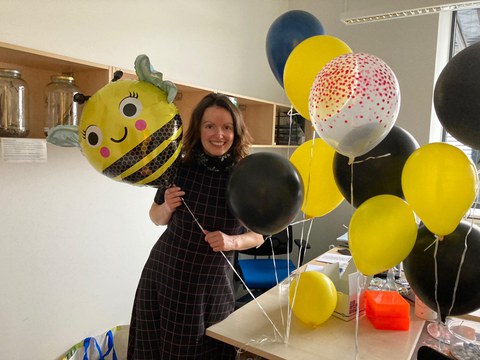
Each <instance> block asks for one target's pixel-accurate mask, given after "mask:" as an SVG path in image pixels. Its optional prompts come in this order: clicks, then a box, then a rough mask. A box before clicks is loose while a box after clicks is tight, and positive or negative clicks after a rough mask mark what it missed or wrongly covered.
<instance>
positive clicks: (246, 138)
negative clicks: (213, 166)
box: [183, 93, 252, 162]
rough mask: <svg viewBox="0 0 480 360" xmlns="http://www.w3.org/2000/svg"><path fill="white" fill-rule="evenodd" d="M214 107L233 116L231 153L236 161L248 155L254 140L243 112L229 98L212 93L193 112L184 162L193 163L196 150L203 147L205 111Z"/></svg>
mask: <svg viewBox="0 0 480 360" xmlns="http://www.w3.org/2000/svg"><path fill="white" fill-rule="evenodd" d="M212 106H218V107H221V108H223V109H225V110H227V111H228V112H229V113H230V115H232V120H233V127H234V133H235V135H234V138H233V144H232V147H231V149H230V150H229V153H231V154H232V156H233V158H234V159H235V161H239V160H240V159H242V158H244V157H245V156H247V155H248V153H249V148H250V144H251V141H252V138H251V136H250V133H249V132H248V129H247V126H246V125H245V121H244V120H243V115H242V112H241V111H240V110H239V109H238V107H237V106H235V105H234V104H233V103H232V101H230V99H229V98H228V96H226V95H223V94H215V93H210V94H208V95H206V96H205V97H204V98H203V99H202V100H200V102H199V103H198V104H197V106H196V107H195V109H194V110H193V112H192V116H191V118H190V123H189V125H188V129H187V131H186V132H185V135H184V137H183V155H184V161H187V162H188V161H192V160H193V159H194V151H195V149H196V148H198V147H199V146H200V147H201V146H202V145H201V140H200V130H201V125H202V118H203V114H204V113H205V110H206V109H207V108H209V107H212Z"/></svg>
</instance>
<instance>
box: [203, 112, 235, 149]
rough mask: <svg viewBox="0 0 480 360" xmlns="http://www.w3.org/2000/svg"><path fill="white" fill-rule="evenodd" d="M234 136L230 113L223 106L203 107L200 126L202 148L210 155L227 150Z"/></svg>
mask: <svg viewBox="0 0 480 360" xmlns="http://www.w3.org/2000/svg"><path fill="white" fill-rule="evenodd" d="M234 136H235V132H234V126H233V119H232V115H231V114H230V113H229V112H228V111H227V110H226V109H224V108H222V107H218V106H211V107H209V108H207V109H205V112H204V113H203V117H202V124H201V126H200V139H201V142H202V146H203V150H204V151H205V153H206V154H207V155H210V156H221V155H223V154H225V153H226V152H228V150H230V148H231V147H232V144H233V138H234Z"/></svg>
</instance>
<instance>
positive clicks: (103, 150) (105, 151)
mask: <svg viewBox="0 0 480 360" xmlns="http://www.w3.org/2000/svg"><path fill="white" fill-rule="evenodd" d="M100 155H102V156H103V157H104V158H108V157H109V156H110V150H109V149H108V148H107V147H102V148H101V149H100Z"/></svg>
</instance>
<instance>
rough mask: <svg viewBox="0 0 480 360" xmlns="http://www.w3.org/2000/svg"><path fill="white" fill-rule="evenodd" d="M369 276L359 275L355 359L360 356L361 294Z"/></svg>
mask: <svg viewBox="0 0 480 360" xmlns="http://www.w3.org/2000/svg"><path fill="white" fill-rule="evenodd" d="M366 282H367V277H366V276H365V275H363V274H362V273H358V275H357V304H356V305H357V308H356V311H355V359H357V358H358V352H359V346H358V325H359V319H360V295H361V293H362V291H363V290H364V289H365V285H366Z"/></svg>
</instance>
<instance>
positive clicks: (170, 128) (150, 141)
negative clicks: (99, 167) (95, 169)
mask: <svg viewBox="0 0 480 360" xmlns="http://www.w3.org/2000/svg"><path fill="white" fill-rule="evenodd" d="M181 121H182V120H181V118H180V115H179V114H177V115H175V116H174V117H173V118H172V119H171V120H170V121H169V122H167V123H166V124H164V125H163V126H162V127H161V128H160V129H158V130H157V131H155V132H154V133H153V134H152V135H150V136H149V137H148V138H146V139H145V140H143V141H142V142H141V143H140V144H138V145H137V146H135V147H134V148H133V149H132V150H130V151H129V152H127V153H126V154H125V155H123V156H122V157H121V158H119V159H118V160H116V161H115V162H114V163H113V164H111V165H110V166H109V167H107V168H106V169H105V170H103V174H104V175H106V176H108V177H110V178H116V177H117V176H119V175H120V174H123V173H124V172H125V171H127V170H128V169H130V168H131V167H132V166H134V165H135V164H137V163H138V162H139V161H140V160H142V159H143V158H144V157H146V156H147V155H148V154H150V153H151V152H152V151H154V150H155V149H156V148H157V147H158V146H159V145H160V144H161V143H162V142H163V141H165V140H166V139H168V138H169V137H170V136H171V135H172V134H174V133H175V132H176V130H177V129H178V128H179V127H180V126H181Z"/></svg>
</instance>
